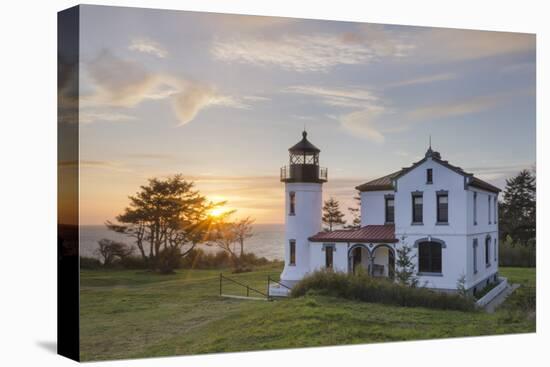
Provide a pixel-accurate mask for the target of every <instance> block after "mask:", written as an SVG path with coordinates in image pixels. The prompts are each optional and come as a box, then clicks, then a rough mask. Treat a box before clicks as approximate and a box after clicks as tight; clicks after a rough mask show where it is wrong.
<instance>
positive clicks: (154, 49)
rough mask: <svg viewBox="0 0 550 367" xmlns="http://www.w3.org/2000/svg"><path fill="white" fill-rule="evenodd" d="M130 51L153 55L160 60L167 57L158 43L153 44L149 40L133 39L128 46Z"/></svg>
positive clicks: (166, 52) (153, 42)
mask: <svg viewBox="0 0 550 367" xmlns="http://www.w3.org/2000/svg"><path fill="white" fill-rule="evenodd" d="M128 49H129V50H131V51H137V52H142V53H145V54H149V55H153V56H156V57H159V58H161V59H163V58H165V57H166V56H168V51H166V49H165V48H164V47H162V46H161V45H160V44H159V43H158V42H155V41H153V40H151V39H149V38H135V39H133V40H132V42H131V43H130V46H128Z"/></svg>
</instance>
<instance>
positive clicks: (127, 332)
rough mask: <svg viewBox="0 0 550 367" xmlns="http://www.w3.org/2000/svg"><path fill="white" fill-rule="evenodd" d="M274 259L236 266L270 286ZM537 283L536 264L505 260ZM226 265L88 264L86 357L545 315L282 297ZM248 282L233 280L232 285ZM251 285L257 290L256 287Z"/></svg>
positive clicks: (379, 337)
mask: <svg viewBox="0 0 550 367" xmlns="http://www.w3.org/2000/svg"><path fill="white" fill-rule="evenodd" d="M280 270H281V269H280V268H278V267H276V266H266V267H263V268H259V269H257V271H255V272H253V273H243V274H230V273H229V272H226V273H227V274H226V275H227V276H229V277H231V278H233V279H237V280H239V281H241V282H244V283H246V284H249V285H251V286H253V287H256V288H257V289H259V290H262V291H264V290H265V288H266V285H267V284H266V279H267V275H271V276H273V277H278V274H279V273H280ZM501 273H502V274H503V275H504V276H506V277H508V279H509V280H510V282H512V283H514V282H515V283H523V284H529V285H533V286H534V284H535V271H534V269H529V268H501ZM218 274H219V270H181V271H178V272H177V273H176V274H173V275H158V274H153V273H148V272H142V271H82V272H81V299H80V309H81V339H80V341H81V358H82V360H85V361H89V360H104V359H116V358H136V357H150V356H168V355H176V354H196V353H212V352H235V351H247V350H259V349H278V348H292V347H312V346H326V345H338V344H358V343H374V342H384V341H401V340H417V339H431V338H446V337H460V336H473V335H497V334H506V333H523V332H534V331H535V321H534V320H533V319H530V318H526V317H514V318H510V317H506V315H505V311H504V310H503V311H497V312H496V313H494V314H487V313H484V312H460V311H440V310H430V309H425V308H405V307H397V306H387V305H380V304H373V303H364V302H356V301H349V300H344V299H339V298H334V297H327V296H320V295H309V296H306V297H301V298H296V299H284V300H279V301H274V302H263V301H247V300H235V299H227V298H221V297H219V296H218V293H219V278H218ZM237 291H239V292H241V293H240V294H243V291H242V290H240V289H238V288H237V287H231V288H230V286H229V285H228V286H227V288H226V287H225V286H224V293H225V292H228V293H229V292H231V293H236V292H237ZM251 295H253V294H252V293H251Z"/></svg>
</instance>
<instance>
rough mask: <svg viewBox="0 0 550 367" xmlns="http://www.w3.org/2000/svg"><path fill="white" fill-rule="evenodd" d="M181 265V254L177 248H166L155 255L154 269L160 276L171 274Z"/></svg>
mask: <svg viewBox="0 0 550 367" xmlns="http://www.w3.org/2000/svg"><path fill="white" fill-rule="evenodd" d="M180 265H181V252H180V249H179V248H178V247H166V248H164V249H162V250H160V252H159V253H158V255H157V258H156V268H157V270H158V271H159V272H160V273H161V274H172V273H173V272H174V270H176V269H178V268H179V267H180Z"/></svg>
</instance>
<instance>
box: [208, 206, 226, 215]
mask: <svg viewBox="0 0 550 367" xmlns="http://www.w3.org/2000/svg"><path fill="white" fill-rule="evenodd" d="M226 211H227V209H225V208H219V207H218V208H213V209H211V210H210V211H209V212H208V215H209V216H211V217H219V216H221V215H222V214H223V213H225V212H226Z"/></svg>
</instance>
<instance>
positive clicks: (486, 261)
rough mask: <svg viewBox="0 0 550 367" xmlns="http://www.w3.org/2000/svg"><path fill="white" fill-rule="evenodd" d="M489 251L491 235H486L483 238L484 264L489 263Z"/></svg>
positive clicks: (487, 264)
mask: <svg viewBox="0 0 550 367" xmlns="http://www.w3.org/2000/svg"><path fill="white" fill-rule="evenodd" d="M490 253H491V237H487V238H486V239H485V265H486V266H489V265H491V258H490Z"/></svg>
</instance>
